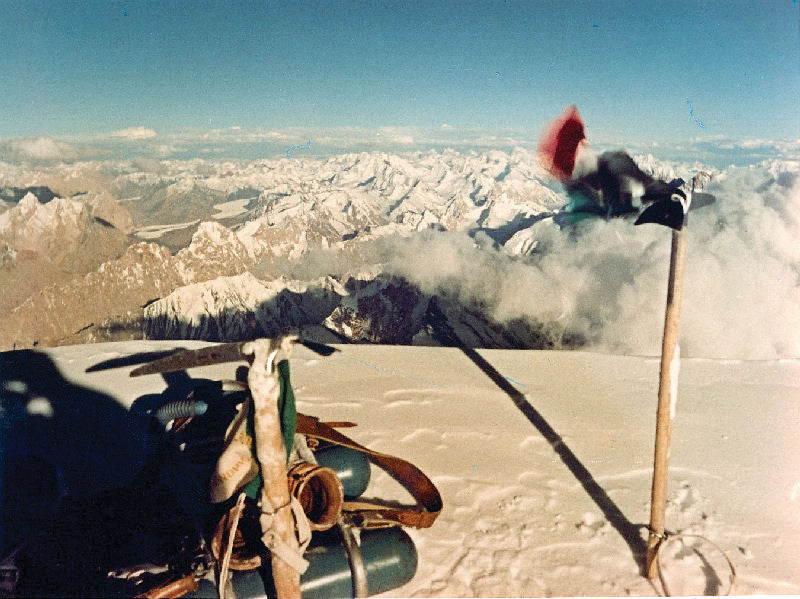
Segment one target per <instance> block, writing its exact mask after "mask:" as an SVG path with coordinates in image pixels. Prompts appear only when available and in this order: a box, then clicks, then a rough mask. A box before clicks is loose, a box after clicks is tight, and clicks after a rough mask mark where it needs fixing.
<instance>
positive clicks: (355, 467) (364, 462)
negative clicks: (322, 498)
mask: <svg viewBox="0 0 800 599" xmlns="http://www.w3.org/2000/svg"><path fill="white" fill-rule="evenodd" d="M314 457H315V458H316V459H317V463H318V464H319V465H320V466H325V467H326V468H330V469H331V470H333V471H334V472H335V473H336V476H338V477H339V480H340V481H342V487H343V489H344V497H345V499H355V498H356V497H358V496H359V495H361V494H362V493H363V492H364V491H365V490H366V489H367V485H369V475H370V472H369V459H368V458H367V456H366V455H365V454H363V453H361V452H360V451H356V450H355V449H350V448H349V447H344V446H342V445H330V446H328V447H324V448H322V449H319V450H317V451H315V452H314Z"/></svg>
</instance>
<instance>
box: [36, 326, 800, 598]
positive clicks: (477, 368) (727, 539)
mask: <svg viewBox="0 0 800 599" xmlns="http://www.w3.org/2000/svg"><path fill="white" fill-rule="evenodd" d="M202 345H205V344H204V343H200V342H153V341H148V342H125V343H107V344H97V345H88V346H71V347H61V348H54V349H47V350H43V351H44V352H45V353H46V354H47V355H48V356H50V357H51V358H52V359H53V360H54V362H55V364H56V367H57V368H58V370H59V371H60V372H61V374H62V375H63V376H64V377H65V378H67V379H68V380H70V381H72V382H73V383H75V384H78V385H82V386H85V387H88V388H90V389H93V390H96V391H98V392H100V393H103V394H107V395H110V396H112V397H114V398H116V400H117V401H118V402H119V403H120V404H121V406H122V407H125V408H127V407H129V406H130V404H131V403H132V402H133V401H134V400H135V399H136V398H137V397H139V396H141V395H143V394H147V393H158V392H161V391H162V390H163V389H164V387H165V383H164V381H163V380H162V378H161V377H160V376H145V377H141V378H136V379H129V378H128V372H129V371H130V369H131V368H132V366H127V367H122V368H116V369H110V370H102V371H97V372H89V373H87V372H86V369H87V368H89V367H91V366H94V365H96V364H98V363H102V362H105V361H108V360H114V359H117V358H124V357H125V356H128V355H130V354H137V353H141V352H154V351H160V350H164V349H169V348H172V347H186V348H189V347H199V346H202ZM339 347H340V348H341V350H342V352H341V353H337V354H334V355H333V356H331V357H328V358H321V357H318V356H316V355H314V354H311V353H310V352H308V351H307V350H305V349H304V348H298V349H297V350H296V351H295V353H294V355H293V356H292V378H293V383H294V388H295V391H296V395H297V397H298V401H299V409H300V410H301V411H303V412H305V413H307V414H312V415H315V416H319V417H321V418H322V419H330V420H353V421H355V422H357V423H358V425H359V426H358V427H357V428H355V429H350V430H349V431H347V433H348V434H349V435H351V436H352V437H353V438H355V439H356V440H358V441H360V442H361V443H363V444H365V445H367V446H369V447H371V448H373V449H376V450H378V451H384V452H387V453H391V454H395V455H398V456H401V457H403V458H405V459H408V460H411V461H412V462H414V463H415V464H417V465H418V466H419V467H420V468H422V470H423V471H425V472H426V473H427V474H428V475H429V476H430V477H431V478H432V479H433V480H434V482H435V483H436V484H437V485H438V487H439V489H440V491H441V492H442V495H443V499H444V504H445V508H444V511H443V512H442V514H441V516H440V517H439V519H438V520H437V521H436V523H435V524H434V525H433V527H432V528H431V529H426V530H419V531H416V530H412V531H410V533H411V535H412V536H413V538H414V540H415V542H416V544H417V548H418V550H419V555H420V560H419V568H418V571H417V575H416V576H415V578H414V579H413V580H412V581H411V582H409V583H408V584H407V585H405V586H403V587H401V588H399V589H396V590H395V591H392V592H390V593H387V594H386V596H401V597H409V596H448V597H466V596H470V597H472V596H547V595H555V596H575V595H628V594H632V595H654V594H657V593H658V592H659V590H658V588H657V587H654V586H652V585H651V584H650V582H649V581H648V580H647V579H645V578H643V577H641V575H640V564H639V561H638V560H640V559H641V555H637V553H638V552H639V551H641V550H642V548H643V546H644V541H643V539H644V537H643V536H641V535H640V534H639V532H638V527H639V526H640V525H643V524H645V523H646V522H647V521H648V519H649V493H650V477H651V465H652V451H653V436H654V426H655V424H654V421H655V403H656V392H657V380H658V360H657V359H655V358H641V357H619V356H608V355H599V354H590V353H582V352H548V351H508V350H481V351H479V352H471V351H469V350H464V351H462V350H460V349H455V348H430V347H394V346H363V345H344V346H339ZM235 368H236V365H235V364H226V365H218V366H213V367H207V368H202V369H194V370H191V371H189V374H190V375H191V376H192V377H194V378H197V377H207V378H232V376H233V372H234V370H235ZM680 377H681V378H680V396H679V400H678V405H677V416H676V418H675V421H674V427H673V445H672V457H671V470H670V487H669V495H668V496H669V504H668V507H667V528H668V529H669V530H673V531H683V532H687V533H693V534H699V535H703V536H704V537H707V538H708V539H710V540H711V541H713V543H715V544H717V545H718V546H719V547H720V548H722V549H723V550H724V551H725V552H726V553H727V555H728V556H729V557H730V559H731V560H732V561H733V563H734V564H735V566H736V570H737V573H738V579H737V582H736V586H735V588H734V589H733V592H734V593H736V594H751V593H777V594H794V593H800V571H798V568H797V563H798V557H799V556H800V459H799V458H798V456H800V437H798V435H797V431H798V425H800V361H798V360H779V361H762V362H743V361H731V360H728V361H720V360H702V359H690V360H684V361H683V364H682V369H681V373H680ZM36 401H39V404H37V408H36V410H34V411H35V412H36V414H37V416H35V417H37V418H45V417H48V409H47V406H46V405H43V404H42V402H41V401H40V400H36ZM51 407H52V414H50V417H51V418H54V419H55V422H56V423H57V422H58V417H59V409H60V406H59V404H58V402H57V401H54V402H52V406H51ZM30 411H31V409H30V404H29V412H30ZM31 417H32V418H33V417H34V416H31ZM73 442H74V446H75V447H80V444H81V443H87V442H89V438H84V439H74V440H73ZM91 442H92V443H96V442H97V439H96V438H92V439H91ZM70 445H72V443H70ZM95 455H96V453H95ZM54 457H55V456H54ZM73 457H74V456H59V457H58V459H63V460H68V459H70V458H73ZM67 484H69V481H67ZM367 495H374V496H377V497H384V498H387V497H392V498H398V499H402V498H404V497H407V496H406V495H405V491H403V490H402V489H401V488H400V487H399V485H397V483H395V482H394V481H393V480H391V479H390V478H389V477H388V476H387V475H385V474H383V473H381V472H374V473H373V480H372V483H371V487H370V489H368V491H367ZM686 542H687V544H688V547H687V546H683V545H682V543H681V542H680V541H679V540H677V539H676V540H673V541H672V542H671V543H670V545H669V546H668V547H667V549H668V551H667V552H666V553H665V555H664V558H665V566H666V576H667V579H668V581H669V583H670V590H671V591H672V592H673V593H674V594H692V595H695V594H703V593H709V592H710V593H714V592H717V593H720V592H725V590H726V589H727V586H728V571H727V570H726V565H725V561H724V558H723V557H722V556H721V555H720V554H719V553H718V552H717V551H716V550H715V549H714V548H713V546H711V545H710V544H709V543H707V542H706V541H703V540H698V539H687V541H686Z"/></svg>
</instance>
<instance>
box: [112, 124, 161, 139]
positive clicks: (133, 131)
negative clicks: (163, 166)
mask: <svg viewBox="0 0 800 599" xmlns="http://www.w3.org/2000/svg"><path fill="white" fill-rule="evenodd" d="M156 135H158V134H157V133H156V132H155V131H154V130H153V129H148V128H147V127H128V128H127V129H120V130H118V131H113V132H112V133H111V137H115V138H120V139H127V140H130V141H137V140H140V139H152V138H153V137H156Z"/></svg>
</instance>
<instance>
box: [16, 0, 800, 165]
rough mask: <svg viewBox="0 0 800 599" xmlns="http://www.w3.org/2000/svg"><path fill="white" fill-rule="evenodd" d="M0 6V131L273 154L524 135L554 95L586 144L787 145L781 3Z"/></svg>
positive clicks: (788, 79)
mask: <svg viewBox="0 0 800 599" xmlns="http://www.w3.org/2000/svg"><path fill="white" fill-rule="evenodd" d="M0 10H1V11H2V12H3V17H4V18H3V19H2V20H1V21H2V22H0V44H2V46H3V48H2V52H0V72H2V73H3V74H4V78H3V80H4V85H3V94H2V96H0V141H2V140H5V141H7V140H9V139H22V138H37V137H42V136H55V137H58V136H93V135H94V136H97V135H101V134H109V133H111V132H117V133H116V136H115V138H116V139H118V140H120V142H122V141H127V142H130V141H139V140H147V139H150V140H151V141H152V140H153V138H155V137H156V135H159V136H160V135H166V134H173V133H176V132H180V131H185V130H192V131H194V132H197V133H196V134H195V135H200V133H199V132H202V131H228V132H239V131H261V132H265V134H266V135H268V134H269V132H270V131H273V130H280V131H283V133H279V134H276V135H279V136H280V135H283V136H284V137H283V138H280V139H278V138H276V139H274V140H273V141H275V143H276V148H277V147H284V146H285V148H288V147H290V145H291V144H296V145H297V146H300V145H301V144H305V143H306V141H308V139H314V138H317V137H321V135H315V130H316V129H320V130H327V131H330V130H331V129H338V130H347V129H348V128H351V129H353V130H357V131H373V130H374V132H375V133H374V134H373V133H370V135H374V136H375V137H380V134H381V131H383V132H387V131H388V132H389V133H390V135H394V136H395V137H396V138H397V142H398V144H399V145H400V146H401V147H402V146H403V145H404V144H405V145H408V142H409V140H410V138H411V135H410V134H408V133H407V130H408V129H415V128H416V129H417V130H420V131H440V132H443V134H444V135H445V138H447V135H450V136H455V135H456V133H457V132H461V131H466V130H469V131H473V132H475V131H480V132H483V133H482V134H483V135H492V134H494V135H498V136H504V135H506V136H508V135H509V133H508V132H509V131H513V132H516V133H515V135H517V136H518V135H520V132H522V134H523V135H524V137H525V138H526V139H528V140H530V139H534V140H535V138H536V136H537V135H538V133H539V132H540V131H541V129H542V127H544V126H545V124H546V123H547V121H548V120H550V119H552V118H554V117H556V116H557V115H558V114H559V113H560V112H561V110H563V108H564V107H565V106H567V105H568V104H571V103H574V104H576V105H578V107H579V109H580V110H581V113H582V114H583V116H584V118H585V120H586V122H587V130H588V132H589V135H590V139H595V140H601V141H603V140H606V141H614V142H617V141H619V142H630V143H650V142H669V141H675V140H692V139H694V140H695V141H698V140H699V141H700V142H703V141H705V140H706V139H707V140H708V141H709V142H711V141H714V140H720V139H733V138H748V137H749V138H757V139H760V140H764V139H792V140H796V139H798V138H800V116H798V111H797V108H796V101H797V100H796V99H797V97H800V68H799V67H798V65H800V4H798V3H797V2H796V1H792V0H774V1H769V2H755V3H753V2H741V1H735V2H731V1H726V2H721V1H713V2H702V3H701V2H667V3H659V4H658V5H653V6H649V5H644V4H642V3H630V2H580V1H579V2H505V3H500V2H482V3H478V2H432V3H431V2H427V3H422V2H402V3H401V2H360V3H350V2H322V3H319V5H312V4H311V3H306V2H296V3H285V4H284V3H281V4H278V3H276V2H266V1H265V2H258V3H253V2H248V3H245V2H225V3H222V2H133V1H128V2H100V1H89V2H80V3H76V2H65V1H55V0H29V1H26V2H13V1H10V0H0ZM291 128H296V129H297V132H298V137H297V138H294V137H292V136H291V135H290V134H287V133H286V131H287V129H291ZM301 132H302V136H300V133H301ZM290 133H291V132H290ZM474 136H475V134H474V133H473V137H474ZM422 137H424V136H419V135H418V136H417V139H415V140H414V141H419V140H420V139H421V138H422ZM514 141H517V140H516V139H512V140H511V141H510V142H509V144H508V145H513V142H514ZM162 145H163V142H162ZM500 145H502V144H500ZM322 146H324V144H322ZM312 147H313V148H314V149H315V150H319V149H320V144H319V143H316V145H313V144H312ZM367 149H369V148H367ZM56 153H57V152H56Z"/></svg>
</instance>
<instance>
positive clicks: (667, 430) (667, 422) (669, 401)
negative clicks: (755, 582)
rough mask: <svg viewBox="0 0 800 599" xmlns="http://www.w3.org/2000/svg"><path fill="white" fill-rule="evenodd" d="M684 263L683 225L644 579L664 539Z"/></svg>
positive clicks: (667, 328)
mask: <svg viewBox="0 0 800 599" xmlns="http://www.w3.org/2000/svg"><path fill="white" fill-rule="evenodd" d="M685 261H686V225H685V222H684V226H683V227H682V228H681V230H680V231H673V232H672V251H671V253H670V261H669V283H668V286H667V309H666V313H665V316H664V339H663V342H662V346H661V374H660V379H659V385H658V410H657V412H656V443H655V456H654V459H653V486H652V490H651V494H650V537H649V539H648V541H647V577H648V578H655V577H656V576H657V575H658V570H657V564H656V559H655V558H656V554H657V551H658V546H659V544H660V543H661V541H662V539H663V538H664V512H665V510H666V502H667V474H668V471H669V448H670V437H671V434H672V431H671V428H672V411H673V403H674V402H675V401H676V399H677V398H676V397H675V395H676V394H677V384H676V383H677V375H678V373H677V368H678V361H679V360H680V355H679V352H680V349H679V348H678V335H679V329H680V326H679V325H680V316H681V290H682V287H683V265H684V262H685ZM676 352H678V353H676Z"/></svg>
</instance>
